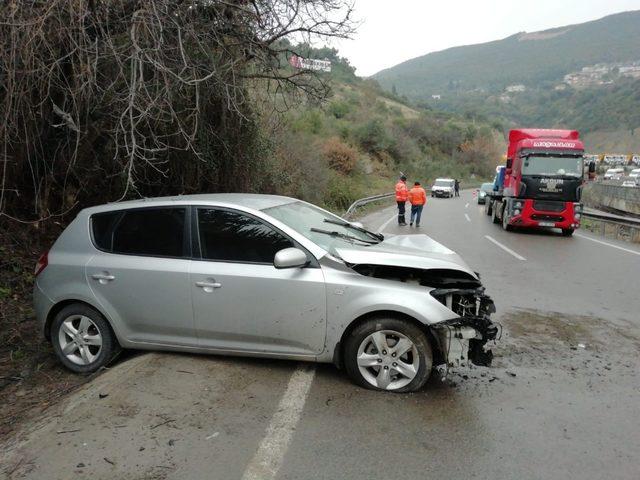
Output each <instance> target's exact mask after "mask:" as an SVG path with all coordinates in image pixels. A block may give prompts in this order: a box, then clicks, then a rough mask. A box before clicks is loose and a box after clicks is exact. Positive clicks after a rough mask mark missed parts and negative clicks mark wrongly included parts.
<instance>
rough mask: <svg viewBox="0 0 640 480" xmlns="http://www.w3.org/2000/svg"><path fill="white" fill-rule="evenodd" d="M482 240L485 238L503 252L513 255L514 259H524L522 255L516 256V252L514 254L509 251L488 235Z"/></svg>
mask: <svg viewBox="0 0 640 480" xmlns="http://www.w3.org/2000/svg"><path fill="white" fill-rule="evenodd" d="M484 238H486V239H487V240H489V241H490V242H493V243H495V244H496V245H497V246H499V247H500V248H501V249H503V250H504V251H505V252H507V253H510V254H511V255H513V256H514V257H516V258H517V259H518V260H522V261H525V260H526V258H524V257H523V256H522V255H519V254H517V253H516V252H514V251H513V250H511V249H510V248H509V247H507V246H505V245H503V244H501V243H500V242H499V241H497V240H496V239H495V238H492V237H490V236H489V235H485V236H484Z"/></svg>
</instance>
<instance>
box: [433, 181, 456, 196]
mask: <svg viewBox="0 0 640 480" xmlns="http://www.w3.org/2000/svg"><path fill="white" fill-rule="evenodd" d="M455 186H456V181H455V180H453V179H452V178H436V181H435V182H434V184H433V186H432V187H431V196H432V197H447V198H451V197H453V195H454V193H455Z"/></svg>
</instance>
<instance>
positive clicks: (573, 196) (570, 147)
mask: <svg viewBox="0 0 640 480" xmlns="http://www.w3.org/2000/svg"><path fill="white" fill-rule="evenodd" d="M583 156H584V145H583V144H582V142H581V141H580V134H579V133H578V132H577V131H576V130H544V129H521V130H511V131H510V132H509V148H508V150H507V162H506V165H505V166H504V167H500V168H499V169H498V174H497V175H496V179H495V181H494V188H493V191H492V192H489V193H488V195H487V201H486V203H485V212H486V214H487V215H491V217H492V219H493V222H494V223H502V227H503V228H504V229H505V230H512V229H513V228H515V227H528V228H547V227H552V228H560V229H562V234H563V235H565V236H570V235H572V234H573V232H574V230H575V229H576V228H579V227H580V217H581V214H582V205H581V204H580V194H581V191H582V184H583V169H584V165H583V163H584V158H583Z"/></svg>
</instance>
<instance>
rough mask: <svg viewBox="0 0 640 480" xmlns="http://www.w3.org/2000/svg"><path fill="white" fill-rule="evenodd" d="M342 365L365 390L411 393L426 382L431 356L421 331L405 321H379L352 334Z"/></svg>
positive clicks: (385, 318) (368, 321) (373, 319)
mask: <svg viewBox="0 0 640 480" xmlns="http://www.w3.org/2000/svg"><path fill="white" fill-rule="evenodd" d="M344 364H345V369H346V371H347V373H348V374H349V377H351V379H352V380H353V381H354V382H355V383H357V384H358V385H360V386H362V387H364V388H369V389H371V390H386V391H391V392H398V393H403V392H413V391H416V390H419V389H420V388H422V387H423V386H424V384H425V383H426V381H427V380H428V378H429V375H430V374H431V368H432V366H433V353H432V350H431V344H430V343H429V339H428V338H427V336H426V334H425V333H424V332H423V331H422V330H421V329H420V328H418V327H417V326H415V325H413V324H412V323H410V322H408V321H406V320H400V319H397V318H391V317H379V318H372V319H370V320H367V321H365V322H364V323H362V324H361V325H358V326H357V327H356V328H355V329H354V330H353V332H351V334H350V335H349V337H348V338H347V340H346V342H345V349H344Z"/></svg>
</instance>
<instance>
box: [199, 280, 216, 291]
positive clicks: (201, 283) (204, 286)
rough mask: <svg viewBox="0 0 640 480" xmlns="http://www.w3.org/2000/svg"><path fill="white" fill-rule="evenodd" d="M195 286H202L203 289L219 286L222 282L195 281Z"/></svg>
mask: <svg viewBox="0 0 640 480" xmlns="http://www.w3.org/2000/svg"><path fill="white" fill-rule="evenodd" d="M196 287H200V288H203V289H204V290H205V291H207V290H213V289H214V288H221V287H222V284H221V283H218V282H196Z"/></svg>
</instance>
